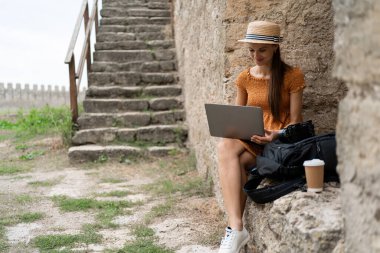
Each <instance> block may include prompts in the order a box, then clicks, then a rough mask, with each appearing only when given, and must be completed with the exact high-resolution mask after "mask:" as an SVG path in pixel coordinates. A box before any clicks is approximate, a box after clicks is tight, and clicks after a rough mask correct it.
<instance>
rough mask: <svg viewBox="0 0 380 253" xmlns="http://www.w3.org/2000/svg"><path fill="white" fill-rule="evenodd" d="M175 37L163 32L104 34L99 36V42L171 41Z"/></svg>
mask: <svg viewBox="0 0 380 253" xmlns="http://www.w3.org/2000/svg"><path fill="white" fill-rule="evenodd" d="M171 39H173V36H172V35H171V34H170V33H163V32H141V33H111V32H109V33H108V32H107V33H106V32H102V33H100V32H99V33H98V34H97V42H105V41H109V42H117V41H127V40H142V41H147V40H171Z"/></svg>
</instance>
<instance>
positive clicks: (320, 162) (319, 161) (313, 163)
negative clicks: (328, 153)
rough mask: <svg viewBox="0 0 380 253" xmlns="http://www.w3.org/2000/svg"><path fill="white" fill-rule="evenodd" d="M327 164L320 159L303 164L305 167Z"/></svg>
mask: <svg viewBox="0 0 380 253" xmlns="http://www.w3.org/2000/svg"><path fill="white" fill-rule="evenodd" d="M322 165H325V162H324V161H322V160H320V159H313V160H307V161H304V162H303V166H322Z"/></svg>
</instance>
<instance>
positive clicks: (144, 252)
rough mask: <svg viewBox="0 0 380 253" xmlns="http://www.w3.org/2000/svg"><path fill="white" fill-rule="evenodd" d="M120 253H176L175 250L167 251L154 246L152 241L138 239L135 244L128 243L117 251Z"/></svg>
mask: <svg viewBox="0 0 380 253" xmlns="http://www.w3.org/2000/svg"><path fill="white" fill-rule="evenodd" d="M117 252H118V253H174V251H173V250H170V249H167V248H165V247H161V246H158V245H155V244H154V240H152V239H144V238H143V239H138V240H136V241H134V242H131V243H127V244H126V245H124V247H123V248H122V249H120V250H118V251H117Z"/></svg>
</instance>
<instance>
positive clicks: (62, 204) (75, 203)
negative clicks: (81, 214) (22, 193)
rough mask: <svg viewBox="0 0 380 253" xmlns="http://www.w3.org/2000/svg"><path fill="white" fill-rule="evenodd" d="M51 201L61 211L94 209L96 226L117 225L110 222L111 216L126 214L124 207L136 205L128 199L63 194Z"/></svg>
mask: <svg viewBox="0 0 380 253" xmlns="http://www.w3.org/2000/svg"><path fill="white" fill-rule="evenodd" d="M53 201H54V202H55V203H56V204H57V205H58V206H59V208H60V209H61V210H62V211H66V212H75V211H88V210H95V211H97V212H98V214H97V216H96V218H97V220H98V223H97V224H96V226H97V227H98V228H115V227H117V226H118V225H117V224H114V223H113V222H112V220H113V218H114V217H116V216H118V215H123V214H126V213H127V211H125V210H124V209H125V208H128V207H132V206H133V205H136V204H135V203H132V202H130V201H99V200H95V199H71V198H68V197H65V196H56V197H53Z"/></svg>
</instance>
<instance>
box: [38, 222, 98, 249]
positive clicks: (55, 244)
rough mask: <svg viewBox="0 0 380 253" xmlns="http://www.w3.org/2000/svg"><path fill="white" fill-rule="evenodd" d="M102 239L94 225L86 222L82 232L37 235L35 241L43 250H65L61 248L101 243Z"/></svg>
mask: <svg viewBox="0 0 380 253" xmlns="http://www.w3.org/2000/svg"><path fill="white" fill-rule="evenodd" d="M101 240H102V236H101V235H99V234H97V233H96V230H95V228H94V227H93V226H92V225H89V224H86V225H84V226H83V227H82V231H81V233H80V234H76V235H66V234H61V235H40V236H37V237H36V238H35V239H34V240H33V243H34V245H35V246H36V247H37V248H39V249H40V250H41V251H42V252H49V253H50V252H65V251H61V249H60V248H62V247H68V248H71V247H73V246H74V245H76V244H86V245H89V244H93V243H99V242H101ZM65 250H67V251H66V252H71V250H70V249H65Z"/></svg>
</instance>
